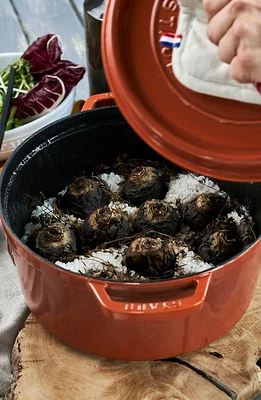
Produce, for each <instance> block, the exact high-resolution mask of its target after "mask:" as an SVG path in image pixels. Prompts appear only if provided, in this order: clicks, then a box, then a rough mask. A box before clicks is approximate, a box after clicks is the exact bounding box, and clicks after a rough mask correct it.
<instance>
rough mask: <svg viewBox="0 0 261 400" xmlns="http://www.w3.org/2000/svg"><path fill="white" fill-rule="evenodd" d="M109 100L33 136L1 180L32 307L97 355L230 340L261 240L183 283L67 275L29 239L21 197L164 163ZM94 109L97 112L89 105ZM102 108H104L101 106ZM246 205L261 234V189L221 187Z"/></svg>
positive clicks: (143, 354) (161, 351)
mask: <svg viewBox="0 0 261 400" xmlns="http://www.w3.org/2000/svg"><path fill="white" fill-rule="evenodd" d="M108 102H109V104H112V98H111V95H110V94H108V95H105V96H102V97H100V96H96V97H94V98H92V99H89V101H88V104H87V105H86V107H90V106H91V107H92V106H93V107H94V109H92V110H87V111H84V112H82V113H79V114H76V115H74V116H70V117H67V118H65V119H62V120H60V121H57V122H55V123H53V124H51V125H49V126H47V127H45V128H43V129H42V130H40V131H39V132H37V133H36V134H34V135H32V136H31V137H30V138H28V139H27V140H26V141H25V142H23V144H22V145H21V146H20V147H19V148H18V149H17V150H16V151H15V152H14V153H13V155H12V156H11V157H10V158H9V160H8V161H7V163H6V165H5V167H4V170H3V172H2V174H1V182H0V185H1V188H0V196H1V203H0V207H1V219H2V223H3V226H4V229H5V232H6V235H7V240H8V245H9V250H10V254H11V256H12V258H13V260H14V262H15V265H16V267H17V271H18V274H19V278H20V281H21V286H22V289H23V293H24V297H25V299H26V302H27V304H28V306H29V308H30V309H31V311H32V312H33V313H34V314H35V316H36V318H37V319H38V321H39V322H40V323H41V324H42V325H43V326H44V327H45V328H46V329H47V330H48V331H49V332H51V333H53V334H54V335H55V336H56V337H57V338H59V339H60V340H62V341H63V342H65V343H67V344H69V345H71V346H73V347H75V348H77V349H80V350H83V351H85V352H88V353H92V354H95V355H99V356H104V357H109V358H114V359H123V360H153V359H162V358H167V357H173V356H177V355H179V354H183V353H187V352H190V351H192V350H195V349H197V348H200V347H203V346H204V345H206V344H208V343H210V342H212V341H213V340H215V339H216V338H218V337H219V336H221V335H223V334H224V333H225V332H227V331H228V330H229V329H230V328H232V327H233V326H234V325H235V323H236V322H237V321H238V320H239V319H240V318H241V317H242V315H243V314H244V313H245V311H246V309H247V307H248V306H249V304H250V301H251V299H252V296H253V293H254V289H255V285H256V282H257V277H258V273H259V270H260V265H261V240H260V236H258V238H257V240H256V242H255V243H254V244H253V245H252V246H251V247H249V248H248V249H247V250H246V251H244V252H242V253H241V254H238V255H237V256H236V257H235V258H233V259H231V260H229V261H228V262H226V263H224V264H223V265H220V266H217V267H215V268H212V269H210V270H207V271H205V272H203V273H198V274H194V275H190V276H187V277H184V278H179V279H172V280H161V281H153V282H139V283H134V282H130V283H128V282H119V281H108V280H102V279H94V278H88V277H85V276H82V275H80V274H76V273H74V272H70V271H67V270H64V269H62V268H60V267H58V266H55V265H54V264H52V263H51V262H49V261H47V260H46V259H44V258H42V257H41V256H39V255H37V254H36V253H34V252H33V251H32V250H31V249H30V248H28V247H27V246H26V245H25V244H24V243H23V242H22V241H21V239H20V238H21V235H22V231H23V227H24V225H25V224H26V223H27V222H28V220H29V217H30V211H29V209H28V207H27V206H26V204H25V203H24V201H23V199H24V196H27V197H28V196H36V195H37V194H38V193H39V192H43V193H44V194H45V196H47V197H53V196H55V195H56V193H57V192H59V191H61V190H62V189H64V188H65V187H66V186H67V185H68V184H69V183H70V182H71V181H72V179H73V177H75V176H76V175H77V174H79V173H80V172H81V171H83V170H89V169H90V168H91V167H92V165H93V164H97V163H105V164H108V163H110V162H112V160H114V159H115V158H116V156H117V155H118V154H122V153H128V154H129V156H130V157H134V158H139V159H157V158H159V157H160V156H159V155H158V154H157V153H156V152H154V151H153V150H152V149H151V148H150V147H149V146H147V145H146V144H145V143H144V141H142V140H141V139H140V138H139V136H137V135H136V133H135V132H134V131H133V130H132V129H131V128H130V126H129V124H128V123H127V122H126V120H125V119H124V118H123V116H122V114H121V113H120V112H119V109H118V107H117V106H115V105H106V104H108ZM90 103H91V105H90ZM99 105H102V106H104V107H102V108H98V106H99ZM218 183H219V185H220V187H221V188H222V189H224V190H226V191H227V192H228V193H233V194H234V195H236V196H237V197H238V198H239V200H240V202H241V203H242V204H248V202H249V201H250V202H251V203H252V213H253V217H254V219H255V223H256V231H257V235H260V233H261V218H260V196H261V184H260V183H254V184H250V183H236V182H227V181H219V182H218Z"/></svg>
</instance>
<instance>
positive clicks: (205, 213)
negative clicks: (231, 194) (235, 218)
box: [180, 193, 227, 232]
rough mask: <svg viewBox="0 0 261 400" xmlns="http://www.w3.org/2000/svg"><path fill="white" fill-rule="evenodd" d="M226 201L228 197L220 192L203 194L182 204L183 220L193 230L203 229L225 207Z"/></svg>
mask: <svg viewBox="0 0 261 400" xmlns="http://www.w3.org/2000/svg"><path fill="white" fill-rule="evenodd" d="M226 201H227V197H225V196H222V195H219V194H215V193H204V194H201V195H200V196H198V197H196V198H194V199H193V200H191V201H188V202H186V203H184V204H182V205H181V206H180V211H181V214H182V217H183V221H184V223H185V224H186V225H188V226H189V227H190V228H191V229H192V230H193V231H195V232H198V231H202V230H203V229H205V227H206V226H207V224H209V223H210V222H211V221H213V220H214V219H215V218H216V217H217V216H218V215H219V213H220V212H221V210H223V209H224V208H225V206H226Z"/></svg>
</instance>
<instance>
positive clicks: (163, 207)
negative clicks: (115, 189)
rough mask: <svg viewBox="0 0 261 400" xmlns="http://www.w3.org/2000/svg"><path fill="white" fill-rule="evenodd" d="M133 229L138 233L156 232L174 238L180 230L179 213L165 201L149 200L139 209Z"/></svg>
mask: <svg viewBox="0 0 261 400" xmlns="http://www.w3.org/2000/svg"><path fill="white" fill-rule="evenodd" d="M133 228H134V230H135V231H136V232H141V231H144V230H154V231H157V232H161V233H165V234H166V235H170V236H174V235H175V234H176V233H177V231H178V228H179V215H178V211H177V210H176V209H175V208H174V207H172V206H171V205H170V204H169V203H167V202H166V201H163V200H148V201H146V202H145V203H143V205H142V206H141V207H140V208H139V210H138V213H137V215H136V218H135V221H134V224H133Z"/></svg>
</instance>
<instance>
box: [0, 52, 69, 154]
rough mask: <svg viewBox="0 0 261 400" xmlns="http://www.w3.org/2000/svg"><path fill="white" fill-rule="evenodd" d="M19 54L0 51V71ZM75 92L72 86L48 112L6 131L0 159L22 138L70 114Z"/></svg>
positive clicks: (21, 140) (11, 150)
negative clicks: (67, 93)
mask: <svg viewBox="0 0 261 400" xmlns="http://www.w3.org/2000/svg"><path fill="white" fill-rule="evenodd" d="M20 56H21V53H1V54H0V71H2V70H3V69H4V68H5V67H6V66H7V65H9V64H12V63H13V62H15V61H16V60H17V59H18V58H19V57H20ZM75 93H76V88H73V89H72V90H71V92H70V93H69V95H68V96H67V97H66V98H65V99H64V100H63V101H62V103H61V104H59V106H58V107H57V108H55V109H54V110H52V111H50V112H48V113H47V114H45V115H43V116H42V117H40V118H38V119H35V120H34V121H32V122H28V123H27V124H25V125H22V126H20V127H18V128H15V129H11V130H8V131H6V132H5V136H4V141H3V144H2V148H1V151H0V161H3V160H6V159H7V158H8V157H9V156H10V154H11V153H12V152H13V151H14V150H15V149H16V147H17V146H19V144H21V143H22V142H23V141H24V139H26V138H27V137H28V136H30V135H32V134H33V133H34V132H36V131H38V130H39V129H40V128H43V127H44V126H46V125H48V124H50V123H51V122H54V121H56V120H58V119H60V118H63V117H66V116H67V115H70V113H71V111H72V108H73V104H74V100H75Z"/></svg>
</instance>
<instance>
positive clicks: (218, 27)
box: [207, 0, 249, 45]
mask: <svg viewBox="0 0 261 400" xmlns="http://www.w3.org/2000/svg"><path fill="white" fill-rule="evenodd" d="M248 6H249V4H248V3H247V2H246V0H233V1H231V2H229V3H228V4H227V5H226V6H225V7H224V8H222V10H221V11H219V12H218V13H217V14H216V15H215V16H214V17H213V18H212V19H211V21H210V23H209V25H208V28H207V35H208V37H209V39H210V41H211V42H212V43H214V44H216V45H218V44H219V42H220V40H221V38H222V37H223V36H224V35H225V34H226V32H227V31H228V30H229V29H230V28H231V26H232V25H233V23H234V21H235V19H236V18H237V16H238V15H240V14H241V13H242V12H244V11H247V10H248V9H249V7H248Z"/></svg>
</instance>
